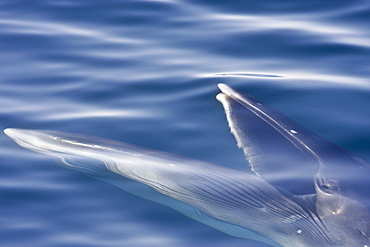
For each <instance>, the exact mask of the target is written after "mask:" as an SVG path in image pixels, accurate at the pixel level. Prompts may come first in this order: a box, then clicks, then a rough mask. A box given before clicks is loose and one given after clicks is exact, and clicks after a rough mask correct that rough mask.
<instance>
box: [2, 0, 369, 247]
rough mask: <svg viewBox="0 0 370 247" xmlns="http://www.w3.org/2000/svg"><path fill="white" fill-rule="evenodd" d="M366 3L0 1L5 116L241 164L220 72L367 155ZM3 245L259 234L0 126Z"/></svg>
mask: <svg viewBox="0 0 370 247" xmlns="http://www.w3.org/2000/svg"><path fill="white" fill-rule="evenodd" d="M369 23H370V4H369V1H367V0H366V1H330V2H323V1H315V0H314V1H293V2H292V1H284V0H278V1H273V0H269V1H211V0H199V1H196V0H145V1H144V0H133V1H131V0H124V1H122V0H109V1H107V0H94V1H87V0H86V1H85V0H73V1H72V0H70V1H69V0H64V1H63V0H36V1H28V0H2V1H1V2H0V75H1V76H0V96H1V97H0V106H1V107H0V127H1V129H4V128H7V127H16V128H29V129H50V130H63V131H69V132H77V133H84V134H90V135H96V136H102V137H106V138H111V139H116V140H121V141H125V142H128V143H133V144H136V145H140V146H144V147H148V148H153V149H157V150H162V151H166V152H170V153H175V154H179V155H183V156H187V157H191V158H196V159H200V160H204V161H208V162H212V163H215V164H219V165H222V166H227V167H231V168H234V169H240V170H244V171H247V170H248V169H249V168H248V164H247V163H246V161H245V158H244V156H243V154H242V151H241V150H238V149H237V147H236V142H235V140H234V138H233V136H232V135H231V134H230V133H229V129H228V126H227V123H226V119H225V116H224V113H223V109H222V106H221V105H220V103H219V102H217V101H216V100H215V96H216V95H217V93H218V91H219V90H218V89H217V83H219V82H224V83H227V84H229V85H231V86H234V87H237V88H238V89H240V90H242V91H245V92H247V93H249V94H251V95H253V96H255V97H257V98H259V99H260V100H262V101H264V102H266V103H268V104H270V105H271V106H273V107H275V108H277V109H278V110H280V111H281V112H283V113H285V114H286V115H287V116H289V117H290V118H292V119H294V120H295V121H297V122H298V123H300V124H302V125H304V126H305V127H307V128H309V129H310V130H312V131H313V132H315V133H317V134H318V135H320V136H322V137H324V138H326V139H328V140H330V141H331V142H333V143H336V144H337V145H339V146H341V147H343V148H344V149H346V150H348V151H350V152H352V153H355V154H356V155H358V156H360V157H363V158H364V159H366V160H368V161H369V160H370V152H369V150H370V131H369V126H370V69H369V68H370V29H369V28H368V27H369ZM0 145H1V148H0V202H1V203H0V246H9V247H14V246H17V247H18V246H31V247H32V246H38V247H42V246H123V247H126V246H127V247H128V246H130V247H132V246H134V247H149V246H150V247H152V246H153V247H155V246H158V247H159V246H160V247H163V246H179V247H190V246H192V247H194V246H215V247H217V246H219V247H221V246H230V247H231V246H235V247H236V246H266V245H263V244H260V243H256V242H252V241H248V240H246V239H241V238H236V237H232V236H229V235H226V234H224V233H221V232H219V231H217V230H215V229H212V228H210V227H208V226H205V225H202V224H200V223H198V222H195V221H193V220H191V219H188V218H186V217H185V216H183V215H181V214H179V213H178V212H176V211H174V210H172V209H169V208H166V207H164V206H162V205H159V204H156V203H153V202H149V201H146V200H144V199H141V198H138V197H136V196H134V195H131V194H128V193H126V192H124V191H122V190H120V189H118V188H116V187H113V186H112V185H109V184H106V183H103V182H101V181H98V180H94V179H92V178H89V177H86V176H84V175H82V174H79V173H76V172H74V171H70V170H66V169H64V168H62V167H60V166H58V165H57V162H55V160H53V159H52V158H50V157H47V156H44V155H41V154H36V153H33V152H31V151H28V150H25V149H23V148H20V147H18V146H17V145H16V144H15V143H13V142H12V141H11V140H10V139H9V138H7V137H6V136H5V135H4V134H1V135H0Z"/></svg>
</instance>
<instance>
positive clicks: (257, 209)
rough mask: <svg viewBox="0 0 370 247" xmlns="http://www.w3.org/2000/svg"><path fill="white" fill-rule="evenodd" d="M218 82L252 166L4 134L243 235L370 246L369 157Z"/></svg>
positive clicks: (52, 134) (83, 138) (25, 132)
mask: <svg viewBox="0 0 370 247" xmlns="http://www.w3.org/2000/svg"><path fill="white" fill-rule="evenodd" d="M218 87H219V89H220V90H221V92H220V93H219V94H218V95H217V97H216V98H217V100H218V101H220V102H221V104H222V106H223V108H224V111H225V114H226V120H227V122H228V125H229V128H230V130H231V133H232V134H233V135H234V137H235V139H236V141H237V146H238V147H239V148H240V149H242V151H243V152H244V154H245V156H246V159H247V162H246V163H247V164H248V165H249V168H248V167H247V166H246V169H245V172H243V171H240V170H234V169H231V168H228V167H227V166H220V165H215V164H211V163H208V162H205V161H199V160H194V159H190V158H186V157H181V156H177V155H174V154H169V153H165V152H161V151H156V150H151V149H147V148H144V147H139V146H135V145H132V144H128V143H124V142H120V141H116V140H110V139H105V138H102V137H94V136H89V135H84V134H77V133H69V132H62V131H53V130H32V129H18V128H7V129H5V130H4V133H5V134H6V135H7V136H8V137H10V138H11V139H12V140H14V141H15V142H16V143H17V144H18V145H19V146H21V147H23V148H26V149H29V150H32V151H35V152H39V153H43V154H47V155H51V156H54V157H57V158H58V160H60V164H61V165H62V166H64V167H66V168H69V169H72V170H75V171H78V172H81V173H83V174H85V175H88V176H90V177H93V178H96V179H99V180H102V181H105V182H107V183H110V184H113V185H115V186H118V187H119V188H121V189H123V190H125V191H127V192H129V193H132V194H134V195H137V196H140V197H143V198H145V199H148V200H151V201H154V202H157V203H160V204H163V205H166V206H168V207H170V208H173V209H175V210H177V211H179V212H180V213H182V214H184V215H186V216H188V217H190V218H192V219H194V220H196V221H199V222H201V223H203V224H206V225H208V226H210V227H213V228H216V229H218V230H220V231H222V232H224V233H227V234H230V235H233V236H236V237H241V238H246V239H252V240H255V241H260V242H263V243H266V244H268V245H271V246H286V247H293V246H294V247H296V246H362V247H367V246H370V181H369V177H370V165H369V163H367V162H366V161H365V160H363V159H361V158H359V157H357V156H355V155H353V154H351V153H349V152H347V151H345V150H343V149H341V148H340V147H338V146H336V145H335V144H332V143H330V142H328V141H326V140H324V139H323V138H321V137H319V136H317V135H316V134H314V133H312V132H311V131H309V130H308V129H306V128H304V127H303V126H301V125H299V124H297V123H295V122H294V121H293V120H291V119H289V118H287V117H286V116H284V115H283V114H281V113H280V112H278V111H277V110H275V109H273V108H272V107H270V106H268V105H266V104H264V103H263V102H260V101H259V100H257V99H256V98H254V97H252V96H250V95H248V94H246V93H243V92H240V91H238V90H236V89H233V88H231V87H230V86H228V85H226V84H219V85H218Z"/></svg>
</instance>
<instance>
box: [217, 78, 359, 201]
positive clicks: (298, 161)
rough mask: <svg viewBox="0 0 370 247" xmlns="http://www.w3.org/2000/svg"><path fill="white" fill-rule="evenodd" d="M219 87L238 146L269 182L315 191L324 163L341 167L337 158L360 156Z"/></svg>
mask: <svg viewBox="0 0 370 247" xmlns="http://www.w3.org/2000/svg"><path fill="white" fill-rule="evenodd" d="M219 88H220V89H221V91H222V93H220V94H219V95H217V99H218V100H219V101H220V102H221V103H222V105H223V107H224V108H225V112H226V117H227V121H228V123H229V126H230V129H231V132H232V133H233V134H234V136H235V138H236V140H237V143H238V146H239V147H240V148H242V149H243V151H244V153H245V155H246V156H247V159H248V161H249V163H250V165H251V168H252V170H253V171H254V172H256V173H257V175H259V176H261V177H263V178H264V179H265V180H267V181H269V182H270V183H272V184H274V185H278V186H280V187H283V188H285V189H288V190H289V191H290V192H293V193H295V194H308V193H314V177H315V176H316V175H317V172H318V170H319V168H321V167H322V165H328V164H332V163H335V165H336V167H337V168H338V164H337V163H338V162H336V161H337V160H341V161H343V160H347V161H350V162H352V161H353V160H355V159H357V158H354V157H353V156H351V155H350V154H348V153H347V152H345V151H344V150H341V149H340V148H338V147H336V146H334V145H332V144H330V143H328V142H327V141H325V140H323V139H322V138H320V137H318V136H317V135H315V134H313V133H312V132H311V131H309V130H307V129H306V128H304V127H302V126H300V125H299V124H297V123H295V122H293V121H292V120H290V119H289V118H287V117H285V116H284V115H282V114H281V113H279V112H278V111H276V110H274V109H272V108H271V107H269V106H267V105H265V104H263V103H261V102H259V101H258V100H257V99H255V98H254V97H252V96H250V95H247V94H245V93H241V92H238V91H236V90H234V89H232V88H230V87H229V86H227V85H225V84H219ZM342 163H344V162H342ZM346 163H348V162H346ZM352 163H353V162H352ZM287 178H290V179H287ZM281 180H284V181H283V182H281ZM297 181H299V185H300V187H299V188H298V187H297V183H296V182H297ZM303 188H306V189H303ZM307 188H310V189H309V190H307Z"/></svg>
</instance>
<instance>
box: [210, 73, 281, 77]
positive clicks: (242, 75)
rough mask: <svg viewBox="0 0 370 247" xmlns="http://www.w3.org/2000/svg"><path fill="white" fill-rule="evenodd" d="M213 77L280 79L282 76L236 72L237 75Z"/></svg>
mask: <svg viewBox="0 0 370 247" xmlns="http://www.w3.org/2000/svg"><path fill="white" fill-rule="evenodd" d="M214 76H227V77H254V78H269V79H270V78H282V77H284V76H282V75H274V74H261V73H247V72H246V73H244V72H237V73H217V74H214Z"/></svg>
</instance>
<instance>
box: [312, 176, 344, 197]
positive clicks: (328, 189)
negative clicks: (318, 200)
mask: <svg viewBox="0 0 370 247" xmlns="http://www.w3.org/2000/svg"><path fill="white" fill-rule="evenodd" d="M316 184H317V186H318V187H319V189H320V190H321V191H322V192H324V193H327V194H332V193H334V192H337V191H339V182H338V181H337V180H335V179H325V178H323V177H318V178H316Z"/></svg>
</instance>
